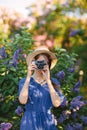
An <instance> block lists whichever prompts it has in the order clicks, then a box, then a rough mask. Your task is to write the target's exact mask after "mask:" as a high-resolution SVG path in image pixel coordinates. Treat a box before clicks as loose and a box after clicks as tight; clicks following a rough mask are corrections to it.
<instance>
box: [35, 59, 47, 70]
mask: <svg viewBox="0 0 87 130" xmlns="http://www.w3.org/2000/svg"><path fill="white" fill-rule="evenodd" d="M35 65H36V67H37V69H40V70H42V69H43V68H44V66H45V65H46V62H45V60H36V61H35Z"/></svg>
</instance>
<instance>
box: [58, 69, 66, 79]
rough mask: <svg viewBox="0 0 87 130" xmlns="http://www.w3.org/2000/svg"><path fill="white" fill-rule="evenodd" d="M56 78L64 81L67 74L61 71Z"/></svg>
mask: <svg viewBox="0 0 87 130" xmlns="http://www.w3.org/2000/svg"><path fill="white" fill-rule="evenodd" d="M56 76H57V77H58V78H60V79H64V77H65V72H64V71H63V70H62V71H59V72H58V73H57V74H56Z"/></svg>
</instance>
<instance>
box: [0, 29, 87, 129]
mask: <svg viewBox="0 0 87 130" xmlns="http://www.w3.org/2000/svg"><path fill="white" fill-rule="evenodd" d="M33 41H34V40H33V39H32V36H31V34H30V33H29V31H28V29H27V28H20V32H19V33H18V34H15V35H14V37H12V38H11V39H10V40H9V41H8V40H7V41H3V43H2V45H3V47H1V49H0V62H1V64H0V68H1V69H0V122H1V127H4V128H5V127H6V123H11V124H12V126H11V125H10V127H9V128H8V129H10V128H11V127H12V128H11V129H12V130H15V129H16V130H18V129H19V125H20V119H21V116H22V114H23V105H21V104H20V103H19V102H18V83H19V80H20V79H21V78H22V77H25V76H26V73H27V66H26V55H27V54H28V53H30V52H31V51H32V50H33V49H34V46H33ZM52 51H53V52H54V53H55V55H56V56H57V58H58V62H57V64H56V66H55V67H54V69H53V70H51V76H52V77H56V78H57V79H58V80H59V81H60V83H61V89H62V91H63V93H64V95H65V99H64V101H63V103H62V104H61V106H60V107H59V108H53V109H52V111H53V113H54V115H55V116H56V119H57V122H58V124H57V127H58V129H59V130H63V129H66V130H68V129H69V128H71V129H72V130H77V129H79V130H80V129H81V130H82V129H83V128H86V125H87V115H86V111H87V108H86V104H87V102H86V101H85V99H84V97H83V96H82V95H81V93H80V87H81V86H82V84H81V82H80V81H78V78H77V72H76V69H75V66H76V58H77V55H76V54H74V53H70V54H69V53H68V52H67V51H66V50H65V49H60V48H58V47H56V48H53V50H52ZM3 115H4V116H3ZM3 122H4V126H3V124H2V123H3Z"/></svg>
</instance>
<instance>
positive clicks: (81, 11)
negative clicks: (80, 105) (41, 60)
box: [0, 0, 87, 130]
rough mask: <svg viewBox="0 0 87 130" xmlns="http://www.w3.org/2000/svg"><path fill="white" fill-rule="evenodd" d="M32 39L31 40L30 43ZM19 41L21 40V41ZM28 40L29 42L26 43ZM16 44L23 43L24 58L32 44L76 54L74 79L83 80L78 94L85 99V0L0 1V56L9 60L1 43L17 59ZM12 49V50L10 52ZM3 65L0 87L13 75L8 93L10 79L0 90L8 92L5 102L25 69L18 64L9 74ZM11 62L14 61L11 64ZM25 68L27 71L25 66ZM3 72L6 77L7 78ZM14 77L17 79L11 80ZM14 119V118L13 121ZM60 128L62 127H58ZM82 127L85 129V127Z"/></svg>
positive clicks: (86, 66)
mask: <svg viewBox="0 0 87 130" xmlns="http://www.w3.org/2000/svg"><path fill="white" fill-rule="evenodd" d="M20 27H26V28H28V32H29V33H30V34H27V33H24V32H23V31H21V28H20ZM19 34H20V35H19ZM22 35H23V36H24V38H26V39H23V37H21V36H22ZM30 35H31V36H32V38H31V36H30ZM28 38H29V39H28ZM15 39H16V40H15ZM32 39H33V40H34V41H33V42H32ZM22 40H24V41H23V42H24V43H23V42H22ZM28 42H29V43H31V44H32V45H31V44H28ZM11 43H12V44H11ZM13 43H14V44H13ZM17 43H19V44H20V43H22V46H23V47H24V49H25V51H24V53H23V55H22V56H23V58H26V52H27V50H28V51H29V49H30V50H31V48H32V47H31V46H35V47H38V46H40V45H45V46H47V47H48V48H49V49H50V50H53V49H54V48H56V47H59V48H63V49H66V50H67V52H69V53H76V54H77V55H78V56H77V63H76V65H75V71H76V72H78V73H77V74H76V78H78V80H79V81H80V82H81V83H82V86H81V88H80V93H81V94H82V95H84V97H85V99H87V1H86V0H0V48H1V50H0V59H3V57H4V58H7V61H8V59H10V58H8V56H7V54H6V52H5V50H4V48H3V47H4V46H5V48H6V51H7V53H8V55H10V56H11V57H12V56H13V54H14V56H13V58H14V57H16V58H17V56H18V54H19V50H17V48H16V47H17ZM25 43H26V45H25ZM9 45H10V46H9ZM19 46H20V45H19ZM12 49H13V50H14V52H15V53H13V52H12ZM23 58H22V59H23ZM17 60H18V59H17ZM1 62H2V61H1ZM1 62H0V63H1ZM19 62H20V60H19ZM22 62H24V61H22ZM15 64H16V65H17V64H18V63H17V62H15ZM5 65H6V63H4V67H2V65H1V67H2V69H1V70H0V73H1V79H0V80H1V81H0V84H1V85H2V86H5V85H7V84H4V80H5V81H6V83H7V82H8V81H7V80H8V79H7V77H8V78H9V79H12V76H13V80H14V82H13V83H12V84H11V86H10V87H12V85H14V88H12V90H11V92H10V91H9V90H6V88H7V86H8V85H9V82H8V85H7V86H5V89H4V88H3V92H2V93H3V95H6V96H7V95H8V97H6V103H8V102H9V101H8V99H9V100H13V96H12V95H10V94H12V92H13V93H15V94H16V92H17V89H16V92H15V86H16V87H17V86H18V81H19V78H20V77H22V76H23V75H24V72H23V71H22V70H21V69H20V68H22V66H21V67H19V72H20V73H18V74H16V71H15V70H14V69H13V68H12V69H11V71H13V72H11V71H10V73H9V72H8V68H6V66H5ZM12 65H13V63H12V64H11V66H12ZM24 69H25V70H26V68H24ZM20 70H21V71H20ZM72 71H73V70H72ZM4 75H6V76H7V77H6V79H5V77H4ZM20 75H22V76H20ZM14 77H16V78H17V77H19V78H17V79H16V78H15V79H14ZM14 83H15V84H14ZM3 84H4V85H3ZM0 91H1V89H0ZM4 91H5V92H4ZM7 91H8V93H7ZM9 95H10V96H9ZM15 97H17V94H16V95H14V98H15ZM0 98H1V99H0V102H3V103H4V99H3V97H2V95H0ZM11 105H12V104H11V102H10V103H9V106H8V110H7V111H6V112H8V111H9V112H10V107H11ZM5 109H6V104H3V107H2V111H3V113H4V112H5ZM9 115H10V116H11V113H9ZM1 116H2V118H0V120H1V121H2V120H5V121H8V120H7V119H6V118H3V114H2V115H1ZM16 118H17V117H16ZM16 118H15V119H14V120H15V122H16ZM86 123H87V117H86ZM16 127H17V126H16V124H15V128H16ZM15 128H14V129H15ZM60 130H63V129H62V128H60ZM85 130H87V127H86V129H85Z"/></svg>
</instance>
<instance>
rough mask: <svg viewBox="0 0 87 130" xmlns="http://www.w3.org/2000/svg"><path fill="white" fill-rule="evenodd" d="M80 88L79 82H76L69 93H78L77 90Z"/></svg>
mask: <svg viewBox="0 0 87 130" xmlns="http://www.w3.org/2000/svg"><path fill="white" fill-rule="evenodd" d="M80 86H81V82H80V81H78V82H77V83H76V84H75V85H74V87H73V88H72V89H71V91H74V92H77V93H78V92H79V90H80Z"/></svg>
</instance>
